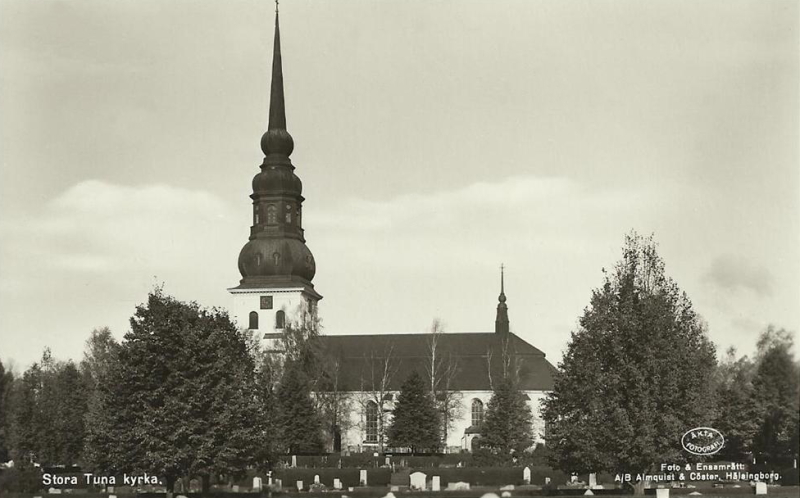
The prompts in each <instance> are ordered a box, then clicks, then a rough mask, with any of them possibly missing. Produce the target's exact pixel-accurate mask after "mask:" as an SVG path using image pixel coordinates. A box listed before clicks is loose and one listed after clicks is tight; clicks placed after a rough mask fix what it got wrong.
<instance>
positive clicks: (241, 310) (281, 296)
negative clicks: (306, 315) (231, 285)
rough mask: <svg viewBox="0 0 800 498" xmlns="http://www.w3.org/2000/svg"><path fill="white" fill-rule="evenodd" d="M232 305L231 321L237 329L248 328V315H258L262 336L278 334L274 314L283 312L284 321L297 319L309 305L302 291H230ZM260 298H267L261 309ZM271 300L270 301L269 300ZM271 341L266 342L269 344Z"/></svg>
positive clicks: (288, 289)
mask: <svg viewBox="0 0 800 498" xmlns="http://www.w3.org/2000/svg"><path fill="white" fill-rule="evenodd" d="M230 292H231V294H233V305H232V308H231V319H232V320H233V322H234V323H235V324H236V326H237V327H240V328H243V329H247V328H250V327H249V325H250V313H251V312H253V311H255V312H256V313H258V331H259V332H260V333H261V334H262V337H263V334H265V333H267V334H268V333H275V332H280V331H282V329H279V328H277V327H276V314H277V313H278V311H283V312H284V314H285V321H286V322H289V321H293V320H296V319H297V316H298V313H300V312H301V310H302V309H304V308H303V307H304V306H307V305H308V303H309V300H308V297H306V296H305V295H304V292H303V289H302V288H301V289H297V288H295V289H291V288H286V289H246V290H240V289H235V290H234V289H231V290H230ZM262 297H264V298H268V299H266V302H264V303H263V304H264V305H265V306H263V307H262ZM270 298H271V299H270ZM270 341H273V340H268V341H267V342H270Z"/></svg>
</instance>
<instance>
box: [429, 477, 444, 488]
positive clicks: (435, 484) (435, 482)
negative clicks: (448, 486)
mask: <svg viewBox="0 0 800 498" xmlns="http://www.w3.org/2000/svg"><path fill="white" fill-rule="evenodd" d="M441 490H442V479H441V477H439V476H433V477H432V478H431V491H441Z"/></svg>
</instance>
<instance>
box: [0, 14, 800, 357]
mask: <svg viewBox="0 0 800 498" xmlns="http://www.w3.org/2000/svg"><path fill="white" fill-rule="evenodd" d="M798 5H799V4H798V3H797V2H795V1H780V0H774V1H770V2H763V1H731V0H720V1H712V0H708V1H703V2H697V1H651V2H641V1H637V0H630V1H628V0H613V1H612V0H608V1H600V2H597V1H594V2H588V1H575V0H573V1H564V0H558V1H537V2H533V1H506V0H503V1H491V2H490V1H488V0H473V1H447V0H441V1H436V2H423V1H407V0H404V1H400V0H384V1H367V0H361V1H337V2H309V1H301V0H285V1H283V2H281V6H280V8H281V45H282V52H283V69H284V82H285V88H286V108H287V123H288V126H287V128H288V130H289V132H290V133H291V134H292V136H293V137H294V141H295V150H294V153H293V154H292V161H293V163H294V165H295V166H296V168H297V169H296V173H297V175H298V176H299V177H300V178H301V179H302V181H303V184H304V196H305V198H306V201H305V203H304V228H305V235H306V240H307V245H308V247H309V248H310V249H311V251H312V252H313V253H314V256H315V259H316V266H317V274H316V276H315V278H314V285H315V288H316V289H317V291H319V292H320V293H321V294H322V295H323V296H324V299H323V300H322V301H321V303H320V313H321V317H322V323H323V327H324V333H327V334H364V333H375V334H388V333H400V332H423V331H425V330H426V329H427V328H428V327H429V326H430V324H431V322H432V321H433V320H434V319H435V318H438V319H440V320H442V321H443V323H444V325H445V329H446V330H447V331H451V332H489V331H492V330H493V329H494V318H495V309H496V305H497V295H498V293H499V280H500V278H499V277H500V275H499V267H500V264H501V263H502V264H504V265H505V267H506V277H505V284H506V285H505V290H506V295H507V296H508V302H507V304H508V307H509V317H510V321H511V329H512V331H513V332H515V333H517V334H518V335H519V336H520V337H522V338H523V339H525V340H527V341H528V342H530V343H531V344H533V345H534V346H536V347H538V348H539V349H541V350H542V351H544V352H545V353H546V354H547V358H548V359H549V360H550V361H551V362H553V363H554V364H556V363H557V362H558V361H559V360H560V358H561V355H562V353H563V351H564V350H565V348H566V345H567V343H568V342H569V339H570V333H571V332H572V331H574V330H576V329H577V326H578V319H579V317H580V316H581V314H582V312H583V310H584V308H585V307H586V306H587V305H588V304H589V299H590V297H591V293H592V290H593V289H595V288H597V287H599V286H600V285H601V284H602V282H603V271H602V270H603V268H611V267H613V265H614V264H615V263H616V262H617V261H618V260H619V259H620V258H621V256H622V250H621V248H622V245H623V242H624V237H625V235H626V234H627V233H629V232H630V231H631V230H635V231H637V232H638V233H640V234H644V235H648V234H653V236H654V238H655V240H656V241H657V243H658V250H659V253H660V255H661V256H662V257H663V259H664V261H665V264H666V272H667V274H668V275H670V276H671V277H672V278H673V279H674V280H675V281H676V282H677V284H678V285H679V286H680V288H681V289H682V290H684V291H685V292H686V293H687V294H688V296H689V298H690V299H691V300H692V302H693V304H694V307H695V309H696V311H697V312H698V313H699V314H700V315H701V316H702V317H703V319H704V320H705V322H706V323H707V326H708V334H709V337H710V338H711V339H712V340H713V341H714V342H715V344H716V345H717V346H718V348H719V349H720V351H723V350H724V349H726V348H728V347H730V346H735V347H736V348H738V350H739V351H740V352H741V353H747V354H750V353H752V352H753V350H754V347H755V343H756V341H757V338H758V335H759V333H760V332H761V331H763V330H764V329H765V327H766V326H767V325H768V324H774V325H776V326H778V327H785V328H787V329H789V330H792V331H795V332H797V331H798V330H800V311H799V306H798V304H799V303H800V284H799V283H800V258H798V255H799V254H800V146H799V143H798V142H799V140H800V139H799V137H800V124H799V123H800V119H799V116H800V101H799V100H800V98H799V97H798V94H799V91H798V89H799V88H800V48H799V47H800V43H799V40H800V34H799V32H798V27H799V26H798V24H800V12H798V10H800V9H799V7H798ZM273 16H274V4H273V3H272V2H269V1H254V0H251V1H239V0H237V1H229V2H212V1H188V0H181V1H176V0H157V1H149V0H137V1H115V2H106V1H100V0H83V1H77V0H76V1H47V0H43V1H37V2H30V1H23V0H2V1H1V2H0V67H1V68H2V70H1V71H0V109H1V110H2V111H0V359H1V360H2V361H3V362H4V363H5V364H8V363H9V362H11V363H13V364H14V365H15V367H16V368H17V369H18V370H19V369H24V368H25V367H27V366H28V365H29V364H30V363H32V362H34V361H36V360H37V359H38V358H39V357H40V356H41V354H42V350H43V348H45V347H49V348H51V349H52V352H53V355H54V356H55V357H57V358H59V359H68V358H72V359H75V360H80V358H81V357H82V351H83V348H84V341H85V340H86V339H87V338H88V336H89V334H90V332H91V330H92V329H93V328H97V327H102V326H109V327H110V328H111V329H112V331H113V333H114V335H115V336H116V337H118V338H120V339H121V338H122V336H123V335H124V334H125V332H127V330H128V327H129V325H128V320H129V319H130V317H131V315H132V314H133V313H134V311H135V307H136V306H137V304H140V303H142V302H144V301H145V300H146V298H147V294H148V292H150V291H151V290H152V289H153V288H154V286H156V285H161V284H163V285H164V290H165V292H167V293H169V294H171V295H174V296H175V297H177V298H178V299H181V300H187V301H188V300H194V301H197V302H199V303H200V304H202V305H204V306H219V307H223V308H224V307H228V306H229V305H230V304H231V303H232V300H231V297H230V295H229V294H228V292H227V290H226V289H228V288H230V287H234V286H236V285H237V284H238V282H239V279H240V278H241V277H240V275H239V273H238V270H237V257H238V253H239V250H240V249H241V247H242V246H243V245H244V244H245V242H246V241H247V237H248V235H249V226H250V223H251V211H250V209H251V208H250V199H249V197H248V196H249V195H250V193H251V190H250V189H251V187H250V181H251V179H252V177H253V176H254V175H255V174H256V173H257V172H258V166H259V165H260V163H261V160H262V159H263V154H262V153H261V151H260V147H259V141H260V137H261V134H262V133H263V132H264V131H265V130H266V124H267V117H268V99H269V68H270V63H271V55H272V36H273Z"/></svg>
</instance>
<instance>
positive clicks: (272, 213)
mask: <svg viewBox="0 0 800 498" xmlns="http://www.w3.org/2000/svg"><path fill="white" fill-rule="evenodd" d="M277 222H278V208H276V207H275V204H268V205H267V224H268V225H274V224H275V223H277Z"/></svg>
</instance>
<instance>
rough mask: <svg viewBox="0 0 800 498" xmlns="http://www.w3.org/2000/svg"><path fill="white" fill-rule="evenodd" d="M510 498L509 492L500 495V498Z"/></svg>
mask: <svg viewBox="0 0 800 498" xmlns="http://www.w3.org/2000/svg"><path fill="white" fill-rule="evenodd" d="M510 497H511V491H503V492H502V493H501V494H500V498H510Z"/></svg>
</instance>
